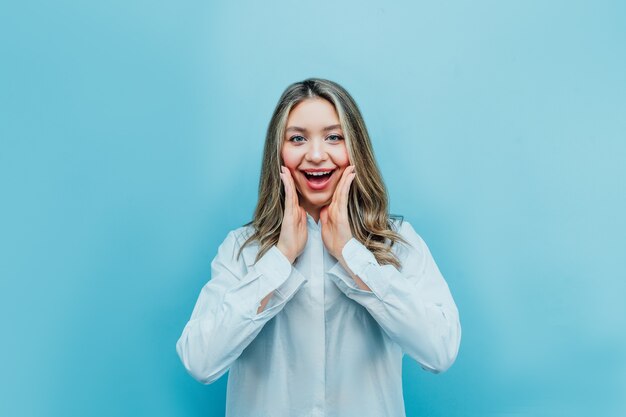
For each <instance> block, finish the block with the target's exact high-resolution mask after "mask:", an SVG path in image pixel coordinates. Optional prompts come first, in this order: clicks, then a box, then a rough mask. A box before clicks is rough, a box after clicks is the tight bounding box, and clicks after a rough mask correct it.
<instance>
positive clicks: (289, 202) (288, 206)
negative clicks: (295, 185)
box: [280, 167, 293, 215]
mask: <svg viewBox="0 0 626 417" xmlns="http://www.w3.org/2000/svg"><path fill="white" fill-rule="evenodd" d="M280 169H281V171H283V172H282V173H281V174H280V178H281V179H282V180H283V185H284V187H285V215H290V214H291V212H292V210H293V197H292V193H293V190H292V188H291V184H290V183H289V179H288V178H287V174H286V173H285V171H288V170H287V169H286V168H284V167H281V168H280Z"/></svg>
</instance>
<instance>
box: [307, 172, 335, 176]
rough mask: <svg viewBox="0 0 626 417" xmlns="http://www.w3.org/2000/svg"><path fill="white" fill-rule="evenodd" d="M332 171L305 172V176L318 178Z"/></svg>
mask: <svg viewBox="0 0 626 417" xmlns="http://www.w3.org/2000/svg"><path fill="white" fill-rule="evenodd" d="M330 172H332V171H325V172H307V174H309V175H315V176H319V175H326V174H328V173H330Z"/></svg>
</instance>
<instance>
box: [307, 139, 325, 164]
mask: <svg viewBox="0 0 626 417" xmlns="http://www.w3.org/2000/svg"><path fill="white" fill-rule="evenodd" d="M322 142H323V141H319V140H313V141H312V142H311V146H310V147H309V150H308V152H307V153H306V159H307V160H308V161H310V162H314V163H319V162H322V161H325V160H326V159H328V154H327V153H326V150H325V149H324V144H323V143H322Z"/></svg>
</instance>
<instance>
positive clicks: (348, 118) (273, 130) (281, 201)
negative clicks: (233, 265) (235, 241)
mask: <svg viewBox="0 0 626 417" xmlns="http://www.w3.org/2000/svg"><path fill="white" fill-rule="evenodd" d="M311 98H322V99H325V100H327V101H328V102H330V103H331V104H332V105H333V106H334V107H335V110H336V111H337V114H338V116H339V121H340V124H341V128H342V130H343V132H344V139H345V141H346V147H347V149H348V155H349V158H350V162H351V163H352V165H354V166H355V169H356V172H358V175H357V176H356V177H355V178H354V180H353V182H352V184H351V185H350V191H349V196H348V220H349V223H350V229H351V231H352V235H353V236H354V237H355V238H356V239H357V240H358V241H359V242H361V243H362V244H363V245H364V246H365V247H366V248H367V249H369V250H370V251H371V252H372V254H373V255H374V256H375V257H376V260H377V261H378V263H379V264H380V265H386V264H391V265H394V266H395V267H396V268H398V269H399V268H400V267H401V264H400V261H399V260H398V258H397V257H396V256H395V254H394V253H393V252H392V251H391V247H392V246H393V245H394V244H396V242H402V243H405V244H409V243H408V242H407V241H406V240H405V239H403V238H402V236H401V235H400V234H399V233H397V232H396V231H395V229H394V227H393V220H392V219H393V218H399V219H400V222H401V221H402V216H393V215H391V216H390V215H389V214H388V212H387V210H388V197H387V189H386V187H385V184H384V182H383V179H382V176H381V174H380V171H379V169H378V166H377V164H376V160H375V159H374V152H373V149H372V144H371V141H370V138H369V134H368V133H367V129H366V127H365V122H364V120H363V117H362V116H361V112H360V111H359V108H358V107H357V105H356V102H355V101H354V99H353V98H352V97H351V96H350V94H349V93H348V92H347V91H346V90H345V89H344V88H343V87H341V86H340V85H339V84H337V83H335V82H332V81H329V80H325V79H320V78H308V79H306V80H304V81H300V82H296V83H293V84H291V85H289V86H288V87H287V88H286V89H285V91H284V92H283V94H282V95H281V96H280V99H279V100H278V104H277V105H276V108H275V110H274V113H273V115H272V118H271V120H270V123H269V126H268V128H267V134H266V138H265V147H264V150H263V163H262V167H261V178H260V181H259V200H258V203H257V206H256V209H255V211H254V218H253V220H252V221H250V222H249V223H247V224H245V225H244V226H250V225H252V226H253V232H252V234H251V235H250V236H249V237H248V238H247V240H246V241H245V242H244V243H243V245H241V248H240V249H239V253H238V255H237V258H239V255H240V254H241V251H242V250H243V248H244V247H245V246H246V245H247V244H248V243H251V242H253V241H255V240H257V241H258V242H259V251H258V253H257V256H256V260H255V262H256V261H258V260H259V259H260V258H261V257H262V256H263V255H264V254H265V252H267V251H268V250H269V249H270V248H271V247H272V245H275V244H277V243H278V238H279V236H280V228H281V224H282V220H283V212H284V209H285V190H284V187H283V184H282V181H281V179H280V176H279V173H280V166H281V164H282V158H281V148H282V145H283V140H284V134H285V128H286V124H287V118H288V116H289V112H290V111H291V109H292V108H293V107H295V106H296V105H297V104H299V103H300V102H302V101H303V100H306V99H311Z"/></svg>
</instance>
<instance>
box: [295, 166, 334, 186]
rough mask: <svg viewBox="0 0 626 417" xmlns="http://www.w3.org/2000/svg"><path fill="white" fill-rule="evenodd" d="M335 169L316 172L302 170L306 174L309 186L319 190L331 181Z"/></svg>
mask: <svg viewBox="0 0 626 417" xmlns="http://www.w3.org/2000/svg"><path fill="white" fill-rule="evenodd" d="M335 171H336V169H332V170H329V171H326V172H315V173H313V172H306V171H302V173H303V174H304V177H305V178H306V179H307V183H308V184H309V187H311V188H313V189H316V190H319V189H321V188H323V187H324V186H325V185H326V184H327V183H328V182H329V180H330V177H332V175H333V173H334V172H335Z"/></svg>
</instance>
